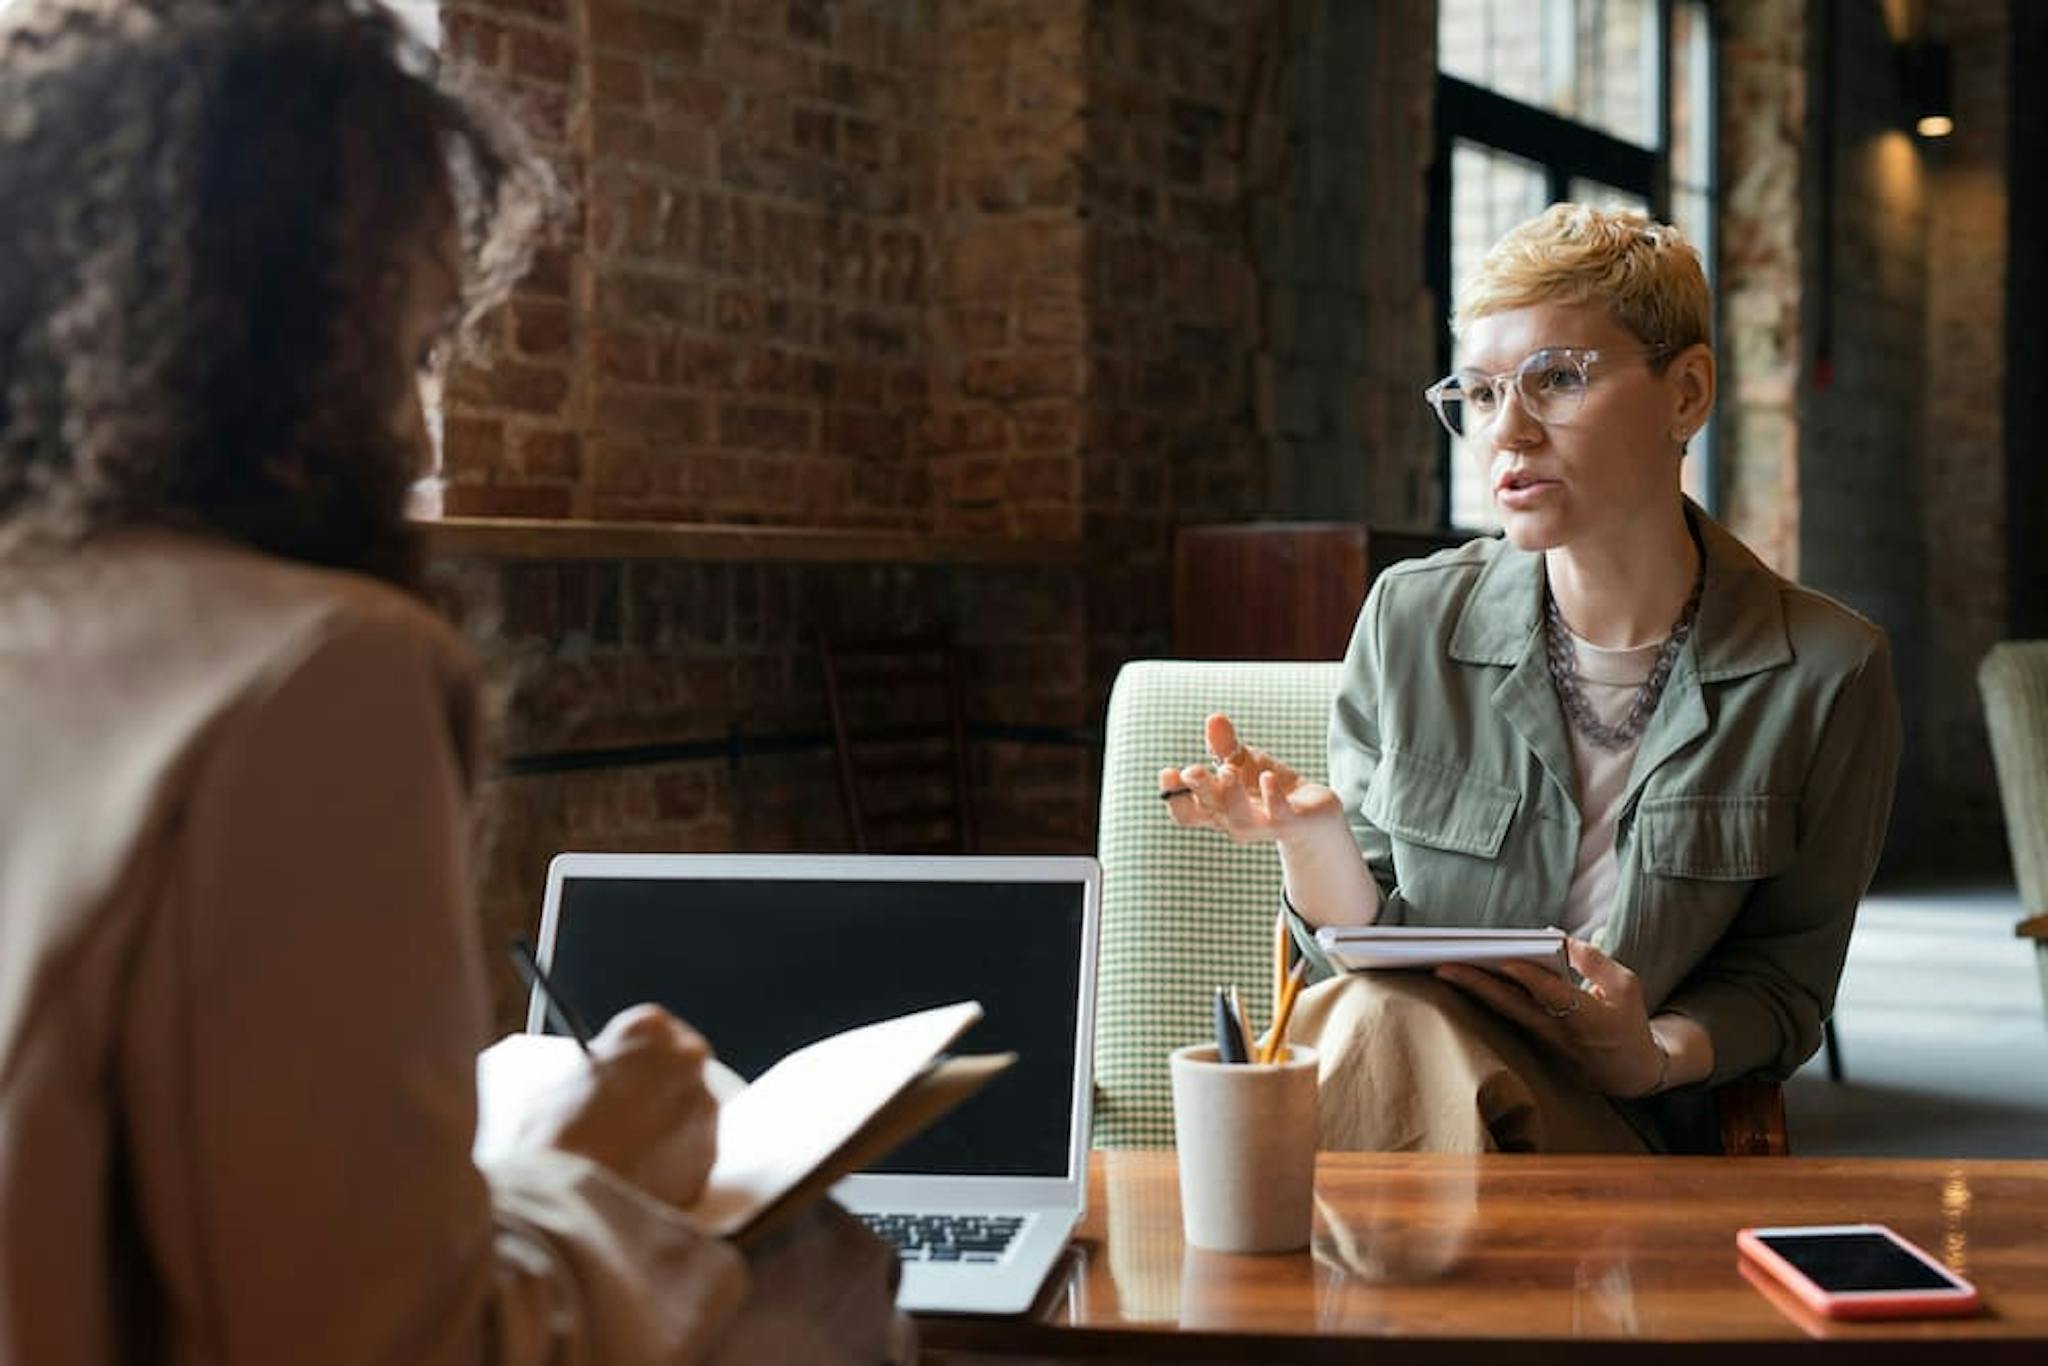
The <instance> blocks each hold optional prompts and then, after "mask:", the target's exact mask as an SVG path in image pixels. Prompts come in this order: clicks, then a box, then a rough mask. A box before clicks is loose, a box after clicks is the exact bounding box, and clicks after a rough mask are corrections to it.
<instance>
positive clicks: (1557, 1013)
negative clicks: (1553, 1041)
mask: <svg viewBox="0 0 2048 1366" xmlns="http://www.w3.org/2000/svg"><path fill="white" fill-rule="evenodd" d="M1585 994H1586V993H1584V992H1583V991H1580V990H1579V989H1578V988H1577V987H1573V988H1572V999H1571V1004H1570V1005H1566V1006H1554V1005H1548V1004H1546V1005H1545V1006H1544V1007H1543V1013H1544V1014H1545V1015H1548V1016H1549V1017H1550V1018H1551V1019H1553V1020H1562V1019H1563V1018H1564V1017H1565V1016H1567V1015H1576V1014H1578V1013H1579V1000H1580V998H1581V997H1583V996H1584V995H1585Z"/></svg>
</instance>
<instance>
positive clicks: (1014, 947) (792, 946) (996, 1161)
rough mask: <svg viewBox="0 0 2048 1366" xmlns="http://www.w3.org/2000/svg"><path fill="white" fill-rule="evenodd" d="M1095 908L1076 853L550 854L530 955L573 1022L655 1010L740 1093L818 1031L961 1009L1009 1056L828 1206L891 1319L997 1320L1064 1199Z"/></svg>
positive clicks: (1069, 1222) (1017, 1301)
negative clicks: (879, 1286) (859, 1247)
mask: <svg viewBox="0 0 2048 1366" xmlns="http://www.w3.org/2000/svg"><path fill="white" fill-rule="evenodd" d="M1101 914H1102V870H1101V868H1100V866H1099V865H1098V864H1097V863H1096V862H1095V860H1094V859H1092V858H972V857H964V856H962V857H888V856H872V855H869V856H861V855H845V856H837V855H835V856H791V855H772V856H757V855H695V854H562V855H560V856H558V857H557V858H556V859H555V860H554V862H553V863H552V864H551V865H550V866H549V869H548V889H547V902H546V905H545V907H544V909H543V911H542V915H541V929H540V935H541V939H540V958H541V961H542V963H543V965H544V966H545V967H546V968H547V969H548V973H549V975H550V976H551V977H552V978H553V979H554V980H555V982H556V983H557V984H558V985H559V986H560V987H561V989H562V992H563V994H564V995H566V996H567V997H568V998H569V1002H570V1004H571V1005H572V1006H573V1007H575V1009H576V1010H577V1012H578V1013H579V1014H580V1015H582V1017H583V1018H584V1019H585V1020H587V1021H589V1022H590V1024H591V1027H592V1028H596V1027H597V1026H598V1025H599V1024H600V1023H602V1022H603V1021H604V1020H606V1019H608V1018H610V1017H611V1015H612V1014H613V1013H614V1012H616V1011H618V1010H620V1009H622V1008H624V1007H626V1006H629V1005H633V1004H635V1003H636V1002H640V1001H658V1002H660V1003H661V1004H663V1005H665V1006H667V1007H668V1008H669V1009H670V1010H672V1011H674V1012H675V1013H676V1014H677V1015H679V1016H681V1017H682V1018H683V1019H685V1020H688V1021H689V1022H690V1023H691V1024H692V1025H694V1026H696V1027H697V1028H698V1029H699V1030H701V1031H702V1032H703V1034H704V1035H705V1037H706V1038H708V1039H709V1040H710V1041H711V1045H712V1047H713V1048H714V1049H715V1050H716V1051H717V1053H718V1056H719V1059H720V1060H721V1061H722V1062H724V1063H725V1064H726V1065H727V1066H729V1067H731V1068H733V1069H734V1070H735V1071H737V1072H738V1073H739V1074H740V1075H741V1076H743V1077H745V1078H747V1079H748V1080H752V1079H753V1078H754V1077H756V1076H759V1075H760V1074H761V1072H763V1071H764V1070H766V1069H767V1067H768V1066H769V1065H770V1064H772V1063H774V1062H775V1061H776V1060H777V1059H778V1058H780V1057H782V1056H783V1055H784V1054H785V1053H788V1052H790V1051H791V1050H792V1049H795V1048H798V1047H801V1046H802V1045H804V1044H807V1043H811V1042H813V1041H814V1040H817V1039H820V1038H823V1037H825V1036H827V1035H829V1034H833V1033H836V1032H838V1031H839V1030H842V1029H847V1028H850V1027H852V1026H854V1025H860V1024H866V1023H869V1022H871V1021H874V1020H882V1019H888V1018H890V1017H892V1016H895V1015H901V1014H903V1013H905V1012H907V1011H911V1010H918V1009H923V1008H925V1007H927V1006H935V1005H944V1004H947V1003H950V1002H953V1001H965V1000H974V1001H979V1002H981V1004H982V1008H983V1011H984V1014H983V1017H982V1020H981V1023H979V1024H977V1025H976V1026H974V1028H973V1029H971V1030H970V1031H969V1032H968V1033H967V1034H965V1035H964V1036H962V1037H961V1039H960V1040H959V1042H958V1044H957V1045H956V1048H957V1049H958V1051H959V1052H961V1053H997V1052H1004V1051H1009V1050H1014V1051H1015V1052H1016V1053H1017V1054H1018V1061H1017V1064H1016V1065H1015V1066H1014V1067H1012V1068H1010V1069H1009V1070H1008V1071H1007V1072H1005V1073H1003V1074H1002V1075H1001V1076H999V1077H998V1078H996V1080H995V1081H993V1082H991V1083H990V1084H989V1085H988V1087H987V1088H986V1089H985V1090H983V1091H981V1092H980V1093H978V1094H976V1095H975V1096H973V1097H971V1098H970V1099H969V1100H967V1101H966V1102H965V1103H963V1104H962V1105H961V1106H960V1108H959V1109H957V1110H955V1111H953V1112H952V1113H950V1114H948V1115H946V1116H944V1117H943V1118H941V1119H940V1120H939V1121H938V1122H937V1123H936V1124H934V1125H933V1126H932V1127H931V1128H930V1129H929V1130H927V1131H925V1132H924V1133H922V1134H920V1135H919V1136H917V1137H916V1138H914V1139H912V1140H910V1141H909V1142H908V1143H906V1144H905V1145H904V1146H903V1147H902V1148H900V1149H898V1150H897V1151H896V1152H895V1153H893V1154H891V1155H890V1156H889V1157H888V1158H886V1159H884V1160H883V1162H882V1163H881V1164H880V1165H879V1166H877V1167H875V1168H873V1169H871V1170H869V1171H866V1172H862V1173H861V1174H859V1175H857V1176H852V1177H849V1178H847V1179H846V1180H845V1181H844V1182H842V1183H841V1184H840V1185H839V1186H838V1187H837V1188H836V1189H835V1191H834V1194H835V1195H836V1197H837V1198H838V1199H839V1201H840V1203H842V1204H843V1205H845V1206H846V1208H847V1209H849V1210H851V1211H853V1212H854V1213H855V1214H857V1215H859V1216H860V1217H861V1218H863V1219H864V1220H866V1221H867V1223H868V1224H869V1225H870V1226H871V1227H873V1228H875V1229H876V1230H877V1231H878V1232H879V1233H881V1234H882V1235H883V1236H884V1237H886V1238H888V1239H889V1240H890V1241H891V1242H893V1243H895V1245H896V1247H897V1249H898V1252H899V1255H900V1256H901V1257H902V1259H903V1282H902V1289H901V1292H900V1294H899V1295H898V1301H899V1302H900V1303H901V1304H902V1305H903V1307H904V1308H906V1309H915V1310H929V1311H938V1312H953V1313H991V1314H1014V1313H1022V1312H1023V1311H1025V1310H1026V1309H1028V1308H1030V1307H1031V1304H1032V1302H1033V1300H1034V1299H1035V1298H1036V1297H1037V1294H1038V1289H1039V1286H1040V1284H1041V1283H1042V1282H1043V1281H1044V1280H1045V1276H1046V1273H1047V1272H1048V1271H1049V1270H1050V1269H1051V1268H1052V1265H1053V1263H1054V1262H1055V1261H1056V1260H1057V1259H1058V1258H1059V1255H1060V1253H1061V1251H1062V1250H1063V1249H1064V1248H1065V1247H1066V1244H1067V1239H1068V1237H1069V1235H1070V1234H1071V1233H1072V1232H1073V1228H1074V1225H1075V1223H1076V1222H1077V1221H1078V1220H1079V1219H1080V1217H1081V1212H1082V1208H1083V1205H1084V1203H1085V1198H1086V1192H1087V1188H1088V1161H1087V1159H1088V1126H1089V1095H1090V1089H1091V1064H1092V1062H1093V1057H1094V1038H1095V1034H1094V1029H1095V947H1096V934H1097V927H1098V924H1099V922H1100V919H1101ZM527 1028H528V1029H529V1030H531V1031H533V1032H536V1033H538V1032H541V1031H542V1030H543V1029H544V1028H546V1023H545V1012H544V1011H543V1009H542V1003H541V1000H540V998H539V997H538V995H536V996H535V998H534V1000H533V1004H532V1008H531V1014H530V1015H529V1017H528V1021H527Z"/></svg>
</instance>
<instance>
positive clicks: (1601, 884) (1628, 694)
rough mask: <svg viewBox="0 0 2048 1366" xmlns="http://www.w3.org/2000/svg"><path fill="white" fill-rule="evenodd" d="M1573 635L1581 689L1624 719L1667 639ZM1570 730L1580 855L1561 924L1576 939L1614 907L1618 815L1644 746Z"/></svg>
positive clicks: (1607, 714)
mask: <svg viewBox="0 0 2048 1366" xmlns="http://www.w3.org/2000/svg"><path fill="white" fill-rule="evenodd" d="M1571 639H1572V647H1573V648H1574V649H1575V650H1576V651H1577V652H1578V668H1579V689H1580V691H1581V692H1583V693H1584V694H1585V695H1586V701H1587V702H1588V703H1589V704H1590V705H1591V706H1592V708H1593V712H1594V714H1595V715H1597V716H1598V717H1599V718H1600V719H1601V720H1602V721H1603V722H1605V723H1606V724H1608V725H1610V726H1618V725H1620V724H1621V723H1622V721H1623V720H1624V719H1625V718H1626V717H1627V716H1628V709H1629V708H1630V707H1631V706H1632V705H1634V703H1635V699H1636V689H1638V688H1640V687H1641V686H1642V684H1643V680H1644V679H1646V678H1648V677H1649V676H1650V670H1651V669H1653V668H1655V667H1656V664H1657V652H1658V651H1659V650H1661V649H1662V648H1663V642H1662V641H1659V642H1658V643H1657V644H1655V645H1644V646H1639V647H1636V648H1634V649H1626V650H1607V649H1602V648H1601V647H1600V646H1598V645H1594V644H1592V643H1590V642H1588V641H1585V640H1582V639H1580V638H1579V636H1577V635H1576V634H1574V635H1572V638H1571ZM1570 730H1571V737H1572V767H1573V769H1574V770H1575V772H1576V774H1577V777H1578V787H1579V856H1578V860H1577V862H1576V863H1574V864H1573V866H1572V882H1571V888H1570V890H1568V891H1567V892H1566V893H1565V899H1564V914H1563V917H1562V920H1561V925H1562V928H1563V929H1564V930H1565V931H1566V932H1567V933H1569V934H1570V935H1571V936H1572V937H1573V938H1575V939H1590V938H1592V937H1593V935H1594V934H1595V933H1596V932H1597V931H1598V930H1599V928H1600V927H1601V925H1603V924H1604V923H1606V920H1607V917H1608V916H1609V915H1611V914H1612V913H1613V911H1614V894H1615V887H1616V884H1617V881H1618V871H1619V867H1620V865H1619V863H1618V862H1617V860H1616V858H1615V855H1614V830H1615V817H1616V816H1617V815H1618V814H1619V812H1620V807H1621V794H1622V793H1623V792H1624V791H1626V790H1627V788H1628V775H1629V770H1630V769H1631V768H1633V767H1634V765H1635V759H1636V750H1637V749H1638V748H1639V747H1640V746H1639V744H1638V743H1637V742H1635V741H1631V742H1630V743H1629V744H1628V745H1627V746H1626V747H1624V748H1622V749H1602V748H1600V747H1599V746H1598V745H1595V744H1592V743H1590V742H1589V741H1587V739H1586V737H1585V736H1583V735H1581V734H1579V731H1578V728H1577V727H1576V726H1572V727H1570Z"/></svg>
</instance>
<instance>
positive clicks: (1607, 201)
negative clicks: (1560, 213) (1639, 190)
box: [1570, 176, 1650, 214]
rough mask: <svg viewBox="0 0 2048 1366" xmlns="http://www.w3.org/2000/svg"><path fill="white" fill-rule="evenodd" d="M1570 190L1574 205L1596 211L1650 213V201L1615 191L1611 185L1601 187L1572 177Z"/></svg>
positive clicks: (1581, 178) (1636, 195)
mask: <svg viewBox="0 0 2048 1366" xmlns="http://www.w3.org/2000/svg"><path fill="white" fill-rule="evenodd" d="M1570 188H1571V195H1572V202H1573V203H1576V204H1591V205H1592V206H1593V207H1594V208H1596V209H1634V210H1635V211H1636V212H1637V213H1641V214H1647V213H1648V212H1649V211H1650V201H1649V200H1647V199H1645V198H1643V197H1642V196H1641V195H1639V194H1631V193H1629V192H1628V191H1627V190H1617V189H1615V188H1614V187H1613V186H1612V185H1603V184H1601V183H1600V182H1599V181H1597V180H1587V179H1585V178H1584V177H1583V176H1573V177H1572V180H1571V187H1570Z"/></svg>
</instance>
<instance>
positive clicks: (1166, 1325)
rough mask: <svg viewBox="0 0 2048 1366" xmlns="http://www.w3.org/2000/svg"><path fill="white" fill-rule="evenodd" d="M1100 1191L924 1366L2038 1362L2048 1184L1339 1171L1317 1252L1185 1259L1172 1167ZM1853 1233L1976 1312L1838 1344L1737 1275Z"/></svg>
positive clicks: (1103, 1156) (1907, 1177) (1150, 1161)
mask: <svg viewBox="0 0 2048 1366" xmlns="http://www.w3.org/2000/svg"><path fill="white" fill-rule="evenodd" d="M1090 1177H1091V1179H1090V1191H1089V1213H1088V1216H1087V1218H1086V1220H1085V1221H1084V1222H1083V1224H1082V1226H1081V1228H1080V1231H1079V1234H1078V1236H1077V1238H1076V1240H1075V1244H1074V1246H1073V1248H1072V1249H1071V1250H1070V1252H1069V1255H1068V1258H1067V1260H1066V1262H1065V1263H1064V1264H1063V1265H1062V1266H1061V1267H1060V1268H1058V1269H1057V1270H1056V1271H1055V1272H1054V1275H1053V1277H1052V1279H1051V1281H1050V1282H1049V1283H1048V1285H1047V1287H1046V1291H1045V1293H1044V1295H1042V1296H1041V1299H1040V1302H1039V1304H1038V1306H1037V1308H1036V1309H1035V1310H1034V1311H1033V1313H1031V1314H1030V1315H1027V1316H1025V1317H1023V1318H1019V1319H974V1318H964V1317H962V1318H954V1317H938V1316H934V1317H928V1318H926V1319H924V1320H923V1321H922V1328H923V1334H924V1342H925V1346H926V1349H927V1360H928V1361H932V1362H959V1363H968V1362H976V1361H984V1360H995V1359H1001V1360H1013V1361H1014V1360H1059V1361H1077V1360H1078V1361H1115V1360H1131V1359H1152V1360H1161V1359H1171V1360H1180V1361H1249V1360H1256V1361H1336V1360H1346V1361H1357V1360H1370V1361H1373V1362H1382V1363H1384V1362H1401V1361H1424V1360H1426V1361H1428V1362H1430V1363H1432V1366H1443V1363H1446V1362H1455V1361H1513V1362H1516V1363H1518V1366H1527V1364H1528V1363H1532V1362H1541V1361H1566V1360H1569V1361H1574V1362H1577V1361H1592V1360H1598V1361H1619V1360H1639V1359H1645V1358H1646V1357H1649V1358H1654V1359H1655V1360H1657V1361H1660V1362H1661V1361H1705V1360H1715V1361H1723V1362H1727V1361H1739V1362H1741V1363H1742V1366H1753V1364H1754V1363H1757V1362H1760V1361H1767V1360H1786V1359H1791V1358H1795V1357H1796V1358H1799V1359H1802V1360H1803V1359H1807V1358H1809V1357H1811V1356H1813V1355H1816V1354H1818V1355H1821V1356H1824V1357H1828V1358H1831V1359H1835V1360H1842V1361H1855V1362H1858V1363H1863V1362H1886V1361H1898V1362H1908V1361H1910V1362H1930V1361H1931V1362H1938V1363H1942V1364H1943V1366H1947V1364H1948V1363H1952V1362H1955V1363H1959V1362H1965V1361H1978V1360H1986V1361H2029V1362H2033V1363H2036V1366H2039V1363H2043V1362H2048V1162H1974V1161H1953V1162H1950V1161H1873V1160H1868V1159H1828V1158H1714V1157H1702V1158H1688V1157H1583V1156H1575V1157H1541V1156H1488V1157H1479V1158H1458V1157H1435V1156H1422V1155H1411V1154H1398V1155H1390V1154H1348V1153H1342V1154H1340V1153H1326V1154H1323V1155H1322V1156H1321V1157H1320V1158H1319V1159H1318V1162H1317V1168H1316V1193H1317V1212H1316V1221H1315V1230H1314V1236H1313V1241H1312V1244H1311V1247H1310V1249H1309V1250H1308V1251H1306V1252H1301V1253H1296V1254H1290V1255H1279V1256H1231V1255H1226V1254H1221V1253H1211V1252H1203V1251H1199V1250H1196V1249H1193V1248H1189V1247H1187V1246H1185V1245H1184V1243H1183V1242H1182V1239H1181V1228H1180V1197H1179V1189H1178V1178H1177V1175H1176V1168H1175V1166H1174V1161H1173V1154H1172V1153H1170V1152H1149V1151H1117V1152H1099V1153H1096V1154H1094V1157H1093V1161H1092V1165H1091V1172H1090ZM1858 1222H1875V1223H1886V1224H1890V1225H1891V1226H1892V1227H1893V1228H1895V1229H1897V1230H1898V1231H1899V1232H1900V1233H1903V1234H1904V1235H1905V1236H1906V1237H1908V1238H1910V1239H1912V1240H1914V1241H1915V1242H1917V1243H1919V1244H1920V1245H1921V1246H1922V1247H1925V1248H1927V1249H1929V1250H1930V1251H1931V1252H1933V1253H1934V1254H1935V1255H1936V1256H1937V1257H1939V1258H1940V1259H1941V1260H1942V1261H1943V1262H1944V1263H1945V1264H1947V1265H1948V1266H1949V1267H1951V1268H1952V1269H1954V1270H1956V1271H1958V1272H1960V1273H1962V1274H1963V1275H1965V1276H1967V1277H1969V1278H1970V1279H1971V1280H1972V1281H1974V1282H1975V1283H1976V1284H1977V1287H1978V1289H1979V1290H1980V1291H1981V1292H1982V1293H1983V1296H1984V1299H1985V1302H1986V1306H1987V1308H1986V1312H1985V1313H1983V1314H1981V1315H1979V1316H1977V1317H1974V1318H1970V1319H1950V1320H1920V1321H1914V1322H1902V1323H1891V1324H1838V1323H1832V1322H1829V1321H1826V1320H1823V1319H1820V1318H1817V1317H1815V1316H1813V1315H1811V1314H1809V1313H1807V1312H1806V1311H1804V1310H1803V1309H1801V1308H1800V1307H1798V1306H1797V1305H1796V1304H1794V1303H1792V1302H1790V1301H1789V1299H1787V1298H1786V1297H1785V1296H1783V1295H1782V1294H1781V1293H1778V1292H1776V1289H1775V1287H1774V1286H1770V1285H1769V1284H1768V1283H1765V1284H1764V1285H1763V1286H1758V1285H1753V1284H1752V1283H1751V1282H1750V1281H1749V1280H1747V1279H1745V1278H1744V1276H1743V1274H1742V1269H1741V1267H1740V1266H1739V1264H1738V1263H1739V1259H1738V1258H1737V1256H1736V1252H1735V1232H1736V1230H1737V1229H1739V1228H1742V1227H1744V1226H1746V1225H1752V1224H1822V1223H1858ZM1362 1340H1369V1341H1370V1342H1371V1343H1372V1347H1371V1350H1370V1351H1369V1352H1367V1353H1365V1354H1364V1355H1361V1354H1360V1353H1361V1348H1362V1347H1363V1346H1364V1345H1365V1343H1364V1341H1362Z"/></svg>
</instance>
